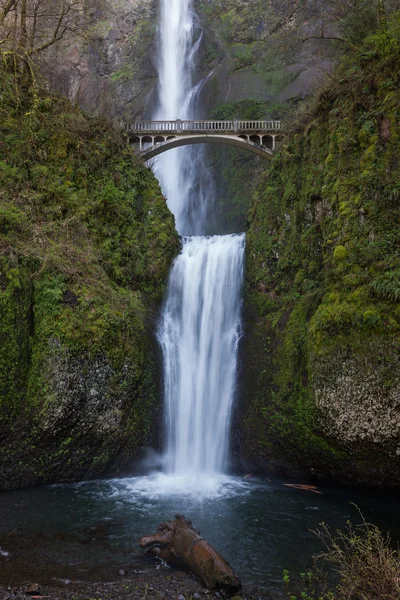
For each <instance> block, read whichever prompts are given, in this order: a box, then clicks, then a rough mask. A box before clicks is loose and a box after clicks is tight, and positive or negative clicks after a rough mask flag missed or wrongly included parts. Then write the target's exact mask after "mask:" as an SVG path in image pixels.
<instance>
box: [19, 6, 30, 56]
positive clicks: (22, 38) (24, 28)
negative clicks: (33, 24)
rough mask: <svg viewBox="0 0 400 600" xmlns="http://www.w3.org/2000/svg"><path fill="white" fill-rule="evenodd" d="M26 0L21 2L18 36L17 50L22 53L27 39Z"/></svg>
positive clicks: (24, 50)
mask: <svg viewBox="0 0 400 600" xmlns="http://www.w3.org/2000/svg"><path fill="white" fill-rule="evenodd" d="M26 5H27V0H22V2H21V13H20V25H19V27H20V37H19V51H20V52H21V54H22V53H25V52H26V45H27V41H28V25H27V6H26Z"/></svg>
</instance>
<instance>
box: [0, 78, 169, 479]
mask: <svg viewBox="0 0 400 600" xmlns="http://www.w3.org/2000/svg"><path fill="white" fill-rule="evenodd" d="M0 75H1V82H2V84H1V85H2V89H1V95H0V138H1V140H2V141H1V144H0V443H1V446H2V452H1V453H0V489H7V488H11V487H17V486H25V485H31V484H34V483H45V482H52V481H58V482H60V481H72V480H79V479H83V478H89V477H96V476H100V475H103V474H105V473H107V474H116V473H119V472H121V470H123V469H124V468H127V467H130V466H131V465H132V462H133V460H134V459H136V458H137V457H138V453H139V450H140V448H141V447H142V446H143V445H146V444H149V443H150V442H151V443H153V444H154V445H157V431H156V430H155V429H154V427H153V425H154V424H155V423H157V419H158V416H159V415H158V407H159V399H160V393H159V390H158V387H157V386H158V384H157V377H156V373H155V364H154V351H153V341H152V333H151V332H152V331H154V327H155V325H154V319H155V317H156V314H157V313H156V306H157V304H158V303H159V301H160V299H161V297H162V293H163V289H164V281H165V278H166V276H167V273H168V269H169V265H170V262H171V260H172V258H173V256H174V255H175V254H176V252H178V249H179V242H178V238H177V235H176V232H175V228H174V219H173V217H172V215H171V214H170V212H169V210H168V208H167V206H166V203H165V200H164V198H163V197H162V194H161V192H160V189H159V186H158V184H157V181H156V180H155V178H154V177H153V175H152V173H151V172H150V171H149V170H148V169H146V168H145V166H144V165H143V164H141V163H140V162H139V161H138V160H137V159H136V158H135V157H134V155H133V154H132V152H131V151H130V150H129V148H128V147H127V144H126V141H125V140H124V139H123V138H122V137H121V136H120V135H119V134H118V133H117V132H115V131H113V130H112V129H110V128H109V127H108V126H106V125H105V124H104V123H102V122H100V121H97V120H95V119H91V118H88V117H86V116H84V115H83V114H82V113H81V112H80V111H79V110H76V109H73V108H72V107H71V105H70V104H69V103H68V102H67V101H65V100H62V99H55V98H52V97H48V96H45V95H39V96H38V97H30V96H29V94H28V93H27V91H26V89H23V88H21V89H20V90H19V93H18V95H16V88H15V85H14V83H15V82H14V80H13V78H12V77H11V76H10V75H9V74H8V73H6V72H5V71H4V70H2V71H1V73H0Z"/></svg>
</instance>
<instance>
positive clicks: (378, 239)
mask: <svg viewBox="0 0 400 600" xmlns="http://www.w3.org/2000/svg"><path fill="white" fill-rule="evenodd" d="M396 36H397V34H394V35H393V37H391V36H390V35H389V36H388V38H387V46H385V47H384V46H383V45H382V40H381V38H380V37H379V35H377V36H376V37H373V38H371V39H370V40H368V41H367V42H366V43H365V45H364V47H363V48H362V50H360V52H359V54H358V55H357V56H355V57H354V58H353V59H352V61H353V62H352V68H351V69H350V70H349V71H347V73H346V74H344V76H343V78H342V79H341V81H340V84H337V85H333V84H332V85H331V86H330V88H329V89H326V90H325V91H324V92H323V93H321V94H320V97H319V101H318V103H317V104H316V107H315V109H314V111H313V113H312V114H311V115H310V117H309V119H308V121H307V123H306V124H305V126H304V128H300V127H299V128H298V129H297V131H295V130H293V131H292V134H291V141H290V143H288V145H287V146H285V147H284V149H283V150H282V152H281V153H280V155H278V156H277V157H276V158H275V159H274V161H273V163H272V166H271V168H270V170H269V171H268V172H267V173H266V176H265V179H264V181H263V183H262V184H261V185H260V187H259V190H258V192H257V193H256V195H255V197H254V200H253V204H252V207H251V211H250V216H249V222H250V228H249V233H248V246H247V288H246V297H247V300H246V302H247V323H248V330H247V336H246V339H245V341H244V344H243V355H244V358H243V360H244V363H245V366H244V369H243V381H242V384H243V386H242V388H243V389H242V392H243V401H242V404H241V406H240V408H239V416H238V423H237V426H238V428H239V429H240V435H239V439H237V440H236V441H237V445H238V447H239V449H240V450H239V453H240V455H241V459H242V461H243V462H244V463H245V464H246V465H247V467H248V468H249V467H251V466H253V467H254V468H264V469H265V468H272V469H275V468H278V469H283V470H285V471H287V472H296V473H297V472H302V473H305V474H308V475H312V476H315V477H323V478H326V479H338V480H341V481H343V482H347V483H358V484H359V483H362V484H366V485H373V486H376V485H382V486H386V487H398V486H399V485H400V476H399V473H400V451H399V445H400V369H399V360H400V359H399V348H400V313H399V299H400V287H399V282H400V262H399V256H400V254H399V246H400V237H399V235H400V234H399V228H398V223H399V218H400V213H399V202H398V195H399V194H398V190H397V187H398V185H397V183H396V182H398V181H399V177H400V171H399V162H398V160H397V158H396V157H397V156H398V152H399V133H400V130H399V111H398V106H399V92H398V86H397V84H395V83H394V81H393V79H392V73H393V69H394V70H395V72H397V71H398V69H399V67H400V65H399V59H398V56H399V54H398V51H397V50H396V48H397V49H398V48H399V39H398V37H396ZM383 90H384V91H383ZM388 122H390V131H388ZM367 123H368V125H366V124H367ZM382 132H383V133H384V135H382Z"/></svg>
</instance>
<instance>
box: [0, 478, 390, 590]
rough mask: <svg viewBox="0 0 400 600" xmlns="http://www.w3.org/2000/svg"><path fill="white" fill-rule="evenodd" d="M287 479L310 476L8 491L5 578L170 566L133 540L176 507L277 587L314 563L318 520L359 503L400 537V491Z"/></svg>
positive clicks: (1, 538) (0, 515) (235, 560)
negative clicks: (309, 486) (308, 485)
mask: <svg viewBox="0 0 400 600" xmlns="http://www.w3.org/2000/svg"><path fill="white" fill-rule="evenodd" d="M288 483H304V482H301V481H300V482H299V481H285V480H276V479H274V480H273V481H271V482H270V481H267V480H266V479H255V478H250V479H243V478H239V477H225V478H222V479H219V480H210V479H207V480H204V481H201V480H199V479H198V478H194V479H193V481H187V480H179V479H175V478H169V477H166V476H162V475H154V476H149V477H137V478H131V479H121V480H108V481H94V482H88V483H79V484H73V485H55V486H46V487H38V488H32V489H28V490H21V491H14V492H5V493H2V494H0V548H1V552H2V554H3V558H2V557H0V567H1V568H0V581H1V580H3V583H4V582H6V581H7V582H8V581H10V580H13V583H19V582H18V581H17V580H18V578H20V579H21V578H22V579H24V578H33V577H34V576H35V575H38V576H39V575H40V576H41V577H42V581H43V580H44V578H47V579H57V578H70V579H75V580H77V579H78V580H79V579H81V580H82V579H84V580H99V579H101V578H106V579H107V578H109V577H111V576H112V573H114V574H115V573H118V569H119V568H121V567H122V566H123V567H124V568H125V567H128V568H129V569H130V570H131V572H132V570H137V571H143V570H145V571H146V570H151V569H155V568H166V567H165V566H163V565H160V564H156V563H154V562H153V560H151V559H149V558H147V557H145V556H144V554H143V552H142V551H141V550H140V548H139V547H138V543H137V540H138V538H139V537H140V536H142V535H144V534H149V533H152V532H154V531H155V530H156V528H157V525H158V523H159V522H160V521H164V520H168V519H171V518H173V517H174V515H175V514H176V513H181V514H184V515H185V516H186V517H187V518H190V519H191V520H192V521H193V524H194V526H195V527H197V528H198V529H200V530H201V534H202V536H204V537H205V538H206V539H207V540H208V541H209V542H210V543H211V544H213V545H214V546H215V547H216V549H217V550H218V551H219V552H220V553H221V554H222V555H223V556H224V557H225V558H226V559H227V560H228V561H229V562H230V563H231V565H232V566H233V567H234V568H235V570H236V571H237V572H238V573H239V575H240V577H241V579H242V581H243V582H244V583H245V584H248V585H256V586H257V588H258V589H262V590H266V591H274V590H275V591H277V590H278V589H280V588H281V583H282V572H283V570H284V569H289V570H290V571H291V572H292V573H300V572H304V571H305V570H306V569H307V568H308V567H310V566H311V564H312V560H311V556H312V554H314V553H316V552H318V551H319V549H320V546H319V541H318V539H317V538H316V536H315V535H314V534H313V533H312V530H313V529H315V528H316V527H317V526H318V524H319V523H320V522H321V521H324V522H326V523H327V524H329V525H330V526H332V527H333V528H338V527H340V528H342V527H344V526H345V524H346V521H347V520H348V519H351V520H352V521H353V522H355V523H356V522H359V521H360V517H359V514H358V512H357V508H356V507H355V506H354V504H356V505H357V506H358V507H359V508H360V510H361V511H362V512H363V514H364V516H365V518H366V519H367V520H369V521H371V522H374V523H375V524H377V525H378V526H380V527H381V528H383V529H384V530H387V531H390V532H391V535H392V538H393V540H394V541H395V542H396V541H399V540H400V535H399V534H400V524H399V513H398V495H396V494H384V493H377V492H367V491H349V490H343V489H330V488H322V487H320V488H318V489H319V491H320V492H321V493H320V494H315V493H313V492H310V491H303V490H299V489H294V488H291V487H287V486H286V485H285V484H288ZM353 503H354V504H353ZM5 553H9V557H8V558H7V560H5V559H4V556H5Z"/></svg>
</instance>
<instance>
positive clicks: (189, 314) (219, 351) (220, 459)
mask: <svg viewBox="0 0 400 600" xmlns="http://www.w3.org/2000/svg"><path fill="white" fill-rule="evenodd" d="M244 241H245V238H244V235H239V236H238V235H228V236H214V237H211V238H205V237H192V238H187V239H186V241H185V244H184V246H183V251H182V254H181V255H180V256H179V257H178V258H177V260H176V262H175V264H174V266H173V269H172V272H171V276H170V283H169V289H168V298H167V301H166V304H165V308H164V313H163V319H162V324H161V327H160V331H159V340H160V343H161V347H162V350H163V355H164V361H165V363H164V377H165V402H166V416H167V452H166V458H167V461H166V465H167V471H168V472H169V473H185V474H187V475H191V474H193V473H201V472H206V473H210V474H211V473H218V472H222V471H223V468H224V467H225V463H226V451H227V439H228V430H229V424H230V414H231V403H232V398H233V393H234V387H235V382H236V362H237V347H238V341H239V334H240V332H239V323H240V306H241V287H242V273H243V253H244Z"/></svg>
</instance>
